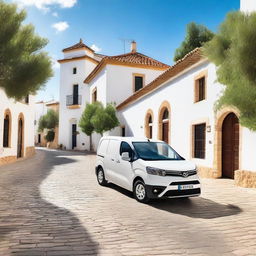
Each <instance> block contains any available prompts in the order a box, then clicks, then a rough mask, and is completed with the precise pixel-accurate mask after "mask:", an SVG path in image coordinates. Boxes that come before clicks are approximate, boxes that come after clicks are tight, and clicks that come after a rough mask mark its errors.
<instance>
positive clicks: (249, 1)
mask: <svg viewBox="0 0 256 256" xmlns="http://www.w3.org/2000/svg"><path fill="white" fill-rule="evenodd" d="M240 10H241V11H244V12H252V11H256V1H255V0H240Z"/></svg>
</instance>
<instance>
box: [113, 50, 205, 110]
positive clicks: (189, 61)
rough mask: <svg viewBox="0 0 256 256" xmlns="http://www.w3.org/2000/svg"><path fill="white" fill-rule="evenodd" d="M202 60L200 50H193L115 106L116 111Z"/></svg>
mask: <svg viewBox="0 0 256 256" xmlns="http://www.w3.org/2000/svg"><path fill="white" fill-rule="evenodd" d="M203 59H204V56H203V55H202V52H201V50H200V48H196V49H195V50H193V51H191V52H190V53H188V54H187V55H186V56H185V57H184V58H182V59H180V60H179V61H177V62H176V63H175V64H174V65H173V66H171V67H170V68H169V69H167V70H166V71H165V72H164V73H163V74H161V75H160V76H158V77H157V78H156V79H155V80H153V81H152V82H151V83H149V84H148V85H146V86H145V87H143V88H142V89H140V90H139V91H137V92H135V93H134V94H133V95H132V96H130V97H129V98H127V99H126V100H125V101H123V102H122V103H121V104H119V105H118V106H117V110H120V109H123V108H125V107H126V106H128V105H129V104H131V103H132V102H134V101H136V100H138V99H140V98H142V97H143V96H144V95H146V94H148V93H150V92H152V91H154V90H155V89H157V88H158V87H159V86H161V85H162V84H163V83H164V82H166V81H168V80H169V79H170V78H172V77H175V76H177V75H179V74H180V73H181V72H182V71H184V70H186V69H187V68H189V67H191V66H193V65H194V64H196V63H197V62H199V61H201V60H203Z"/></svg>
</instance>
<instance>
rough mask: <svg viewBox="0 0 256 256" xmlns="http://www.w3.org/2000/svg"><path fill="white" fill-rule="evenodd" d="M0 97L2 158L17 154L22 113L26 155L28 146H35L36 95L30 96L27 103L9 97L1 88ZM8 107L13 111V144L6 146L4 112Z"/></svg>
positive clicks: (0, 150)
mask: <svg viewBox="0 0 256 256" xmlns="http://www.w3.org/2000/svg"><path fill="white" fill-rule="evenodd" d="M0 99H1V101H0V158H3V157H8V156H14V157H16V156H17V141H18V117H19V115H20V114H23V116H24V156H26V148H31V147H34V116H35V109H34V104H35V102H34V96H29V104H25V103H21V102H16V101H14V100H13V99H9V98H8V97H7V96H6V94H5V92H4V91H3V90H2V89H0ZM7 109H9V110H10V113H11V123H10V124H11V140H10V143H11V146H10V147H9V148H4V147H3V128H4V113H5V111H6V110H7ZM30 151H31V150H30Z"/></svg>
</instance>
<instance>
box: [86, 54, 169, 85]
mask: <svg viewBox="0 0 256 256" xmlns="http://www.w3.org/2000/svg"><path fill="white" fill-rule="evenodd" d="M106 64H113V65H127V66H129V65H132V66H136V67H142V68H152V69H160V70H166V69H168V68H169V67H170V66H169V65H167V64H164V63H162V62H160V61H158V60H155V59H153V58H150V57H148V56H146V55H144V54H141V53H139V52H130V53H126V54H121V55H116V56H106V57H104V58H103V59H102V60H101V61H100V63H99V64H98V65H97V66H96V67H95V68H94V70H93V71H92V72H91V73H90V74H89V75H88V76H87V77H86V79H85V81H84V82H85V83H90V81H91V80H92V79H93V78H94V77H95V76H96V75H97V74H98V72H100V71H101V70H102V68H103V67H104V66H105V65H106Z"/></svg>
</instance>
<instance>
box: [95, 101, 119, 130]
mask: <svg viewBox="0 0 256 256" xmlns="http://www.w3.org/2000/svg"><path fill="white" fill-rule="evenodd" d="M92 124H93V126H94V130H95V132H96V133H100V134H101V135H102V134H103V133H104V132H106V131H110V130H112V129H113V128H115V127H117V126H118V125H119V121H118V119H117V117H116V109H115V107H114V106H113V105H112V104H107V106H106V108H104V107H103V106H102V105H101V106H100V107H99V108H98V109H97V110H96V112H95V115H94V116H93V118H92Z"/></svg>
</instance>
